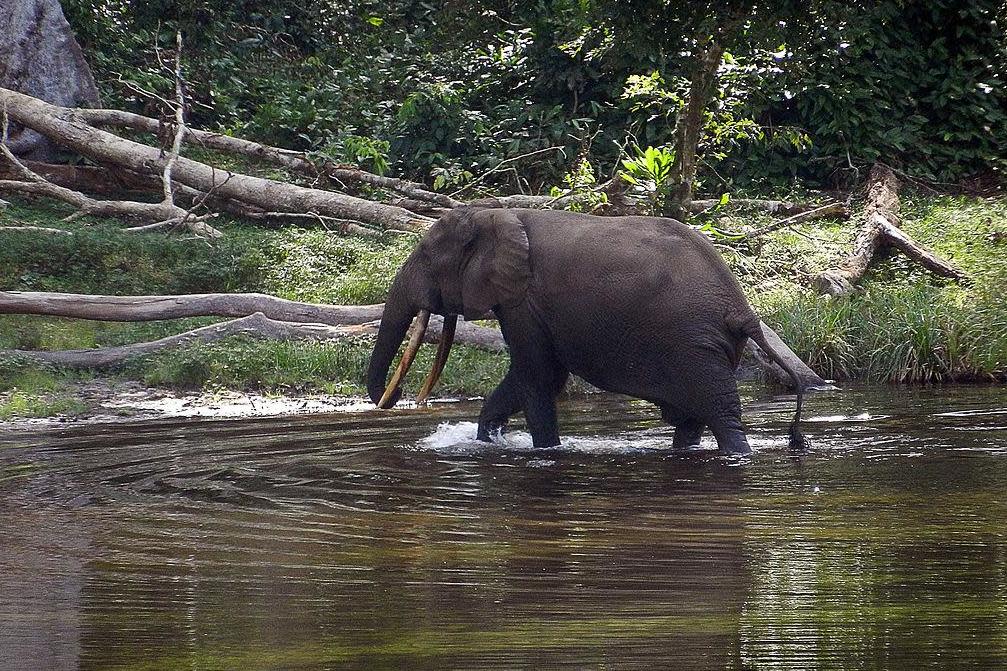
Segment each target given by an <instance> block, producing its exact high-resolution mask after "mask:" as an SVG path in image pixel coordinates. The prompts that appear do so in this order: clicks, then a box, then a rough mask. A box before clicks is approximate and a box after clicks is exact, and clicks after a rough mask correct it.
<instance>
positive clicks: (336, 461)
mask: <svg viewBox="0 0 1007 671" xmlns="http://www.w3.org/2000/svg"><path fill="white" fill-rule="evenodd" d="M745 392H746V398H745V399H744V400H745V407H746V413H745V421H746V422H747V424H748V426H749V430H750V436H749V437H750V440H751V442H752V444H753V446H754V447H755V449H756V452H755V454H754V455H753V456H751V457H748V458H744V459H728V458H724V457H721V456H720V455H718V454H717V452H716V450H715V444H714V443H713V442H712V440H708V441H706V442H704V447H703V449H699V450H693V451H689V452H685V453H681V452H680V453H673V452H671V451H670V445H671V431H670V430H669V429H668V428H666V427H664V426H662V425H661V424H660V422H659V421H658V420H657V417H656V413H655V412H654V411H653V409H652V408H651V407H650V406H648V405H646V404H643V403H639V402H632V401H628V400H625V399H620V398H617V397H609V396H599V397H592V398H589V399H588V400H579V401H576V402H567V403H566V404H565V405H564V406H563V408H562V409H561V425H562V429H563V431H564V433H565V443H564V446H563V447H562V448H557V449H553V450H534V449H532V448H531V444H530V439H529V438H528V436H527V434H523V433H520V432H519V433H516V434H512V435H509V436H508V437H507V439H506V440H505V441H504V442H503V443H502V444H497V445H490V446H487V445H482V444H479V443H475V442H473V441H472V440H471V438H472V437H473V436H474V432H475V427H474V425H473V424H471V420H472V418H473V417H474V416H475V415H476V414H477V412H478V406H477V405H473V404H454V405H437V406H434V408H432V409H429V410H425V411H420V410H411V411H410V410H404V411H394V412H385V413H376V412H370V413H359V414H329V415H315V416H307V417H297V418H279V419H276V418H274V419H256V420H250V421H233V420H232V421H209V420H202V421H200V420H192V419H187V420H184V421H182V420H179V421H168V422H156V423H154V422H145V423H134V424H116V425H91V426H72V425H69V426H67V427H65V428H60V427H55V428H49V429H45V430H39V431H35V432H26V431H20V432H18V433H11V432H7V433H3V432H2V430H0V539H2V540H0V669H61V668H83V669H182V668H185V669H250V670H254V669H336V668H338V669H343V668H348V669H354V668H356V669H380V668H388V669H542V668H559V669H563V668H568V669H582V668H604V669H636V668H646V669H665V668H672V669H875V668H888V669H898V668H905V669H919V668H933V669H941V668H946V669H959V668H981V669H993V668H1007V532H1005V529H1007V388H1003V387H938V388H930V389H902V388H873V389H872V388H864V389H848V390H845V391H843V392H841V393H825V394H819V395H816V396H814V397H812V399H811V400H810V402H809V403H808V404H807V406H806V408H807V410H806V417H808V418H810V419H809V421H807V422H806V423H805V429H806V433H807V434H808V436H809V437H810V438H811V440H812V441H813V446H812V448H811V450H810V452H809V453H808V454H806V455H804V456H803V457H800V458H794V457H793V456H792V455H791V454H790V453H789V452H788V451H787V449H786V437H785V436H786V422H787V419H788V418H789V416H790V414H791V413H792V408H793V404H792V400H790V399H788V398H786V397H781V398H778V399H774V398H772V397H769V396H766V395H765V393H766V392H765V391H764V390H763V389H762V388H761V387H747V388H746V389H745Z"/></svg>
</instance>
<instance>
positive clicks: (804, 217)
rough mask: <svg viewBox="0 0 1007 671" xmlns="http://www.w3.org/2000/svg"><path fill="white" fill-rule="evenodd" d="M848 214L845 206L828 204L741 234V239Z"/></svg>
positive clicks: (847, 215)
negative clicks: (814, 220)
mask: <svg viewBox="0 0 1007 671" xmlns="http://www.w3.org/2000/svg"><path fill="white" fill-rule="evenodd" d="M849 216H850V215H849V212H847V211H846V206H845V205H843V204H842V203H829V204H828V205H822V206H821V207H816V208H815V209H813V210H808V211H807V212H799V213H798V214H794V215H791V216H789V217H787V218H786V219H780V220H779V221H774V222H773V223H771V224H769V225H767V226H763V227H762V228H760V229H758V230H755V231H752V232H751V233H744V234H742V237H743V238H748V239H751V238H757V237H760V236H763V235H766V234H767V233H772V232H773V231H778V230H780V229H781V228H786V227H787V226H796V225H797V224H803V223H805V222H807V221H811V220H813V219H822V218H825V217H844V218H845V217H849Z"/></svg>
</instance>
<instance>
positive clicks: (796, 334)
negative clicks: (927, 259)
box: [763, 283, 1007, 383]
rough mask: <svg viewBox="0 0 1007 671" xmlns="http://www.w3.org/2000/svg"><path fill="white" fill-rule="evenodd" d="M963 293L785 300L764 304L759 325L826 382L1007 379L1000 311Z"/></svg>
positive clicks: (935, 290) (919, 290) (1006, 322)
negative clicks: (827, 379)
mask: <svg viewBox="0 0 1007 671" xmlns="http://www.w3.org/2000/svg"><path fill="white" fill-rule="evenodd" d="M987 298H989V297H984V295H983V294H979V295H977V294H976V292H973V291H970V290H969V289H961V288H958V287H939V286H932V285H929V284H925V283H919V284H913V285H909V286H891V285H888V286H873V287H871V288H869V289H868V290H867V291H865V292H863V293H862V294H858V295H854V296H852V297H846V298H839V299H827V298H823V297H819V296H812V295H809V294H801V295H797V296H794V295H791V296H790V297H789V299H788V298H782V299H778V300H777V301H776V302H775V303H769V302H768V301H767V302H766V303H763V306H764V307H763V315H764V318H765V319H766V322H767V323H768V324H770V325H771V326H772V327H773V328H776V329H778V332H779V334H780V336H781V337H782V338H783V339H784V340H785V341H787V343H788V344H790V346H791V347H792V348H793V349H794V351H795V352H796V353H797V354H798V355H800V356H801V357H802V358H804V359H805V361H807V362H808V363H809V364H810V365H811V366H812V367H813V368H814V369H815V370H817V371H818V372H819V373H820V374H822V375H824V376H825V377H830V378H832V379H850V378H861V379H865V380H868V381H873V382H924V383H927V382H950V381H959V382H967V381H969V382H971V381H991V380H997V379H1007V306H1005V305H1004V304H1003V302H1001V301H999V300H988V299H987Z"/></svg>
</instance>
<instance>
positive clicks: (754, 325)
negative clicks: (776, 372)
mask: <svg viewBox="0 0 1007 671" xmlns="http://www.w3.org/2000/svg"><path fill="white" fill-rule="evenodd" d="M745 332H746V333H747V334H748V337H749V338H751V339H752V340H754V341H755V344H756V345H758V346H759V348H760V349H761V350H762V351H763V352H765V353H766V355H767V356H768V357H769V358H770V359H772V360H773V361H774V362H776V364H777V365H778V366H779V367H780V368H782V369H783V370H785V371H786V372H787V375H789V376H790V379H791V380H793V382H794V389H795V390H796V391H797V412H795V413H794V421H793V422H791V424H790V449H792V450H806V449H807V448H808V441H807V439H806V438H805V437H804V434H802V433H801V429H800V427H799V426H798V424H799V423H800V421H801V407H802V406H803V405H804V383H803V382H802V381H801V378H800V377H798V375H797V371H795V370H794V369H793V367H791V365H790V364H789V363H787V360H786V359H785V358H784V357H782V356H780V353H779V352H777V351H776V350H775V349H774V348H773V346H772V345H770V344H769V342H768V341H767V340H766V335H765V334H764V333H763V332H762V322H761V321H760V320H759V318H758V317H756V318H755V319H753V320H751V321H749V322H748V324H747V325H746V327H745Z"/></svg>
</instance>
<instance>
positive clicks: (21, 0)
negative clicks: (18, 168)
mask: <svg viewBox="0 0 1007 671" xmlns="http://www.w3.org/2000/svg"><path fill="white" fill-rule="evenodd" d="M0 6H2V10H0V86H2V87H4V88H8V89H12V90H14V91H18V92H20V93H25V94H27V95H30V96H35V97H36V98H41V99H42V100H45V101H46V102H50V103H53V104H56V105H62V106H64V107H96V106H97V105H98V102H99V101H98V89H97V87H96V86H95V83H94V76H93V75H92V74H91V68H90V67H88V65H87V61H85V60H84V54H83V52H82V51H81V49H80V45H79V44H77V40H76V38H75V37H74V35H73V31H72V30H71V29H70V24H69V23H67V21H66V17H64V16H63V8H62V7H61V6H60V4H59V2H58V0H0ZM8 144H9V145H10V147H11V148H12V149H13V151H14V153H15V154H17V155H18V156H21V157H22V158H25V159H29V160H33V161H52V160H54V159H55V158H56V157H57V155H58V152H57V149H56V147H55V146H53V145H52V144H51V143H50V142H49V141H48V140H47V139H46V138H44V137H43V136H41V135H39V134H38V133H36V132H35V131H33V130H29V129H27V128H23V127H21V126H19V125H17V124H13V123H12V124H11V125H10V129H9V136H8Z"/></svg>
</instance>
